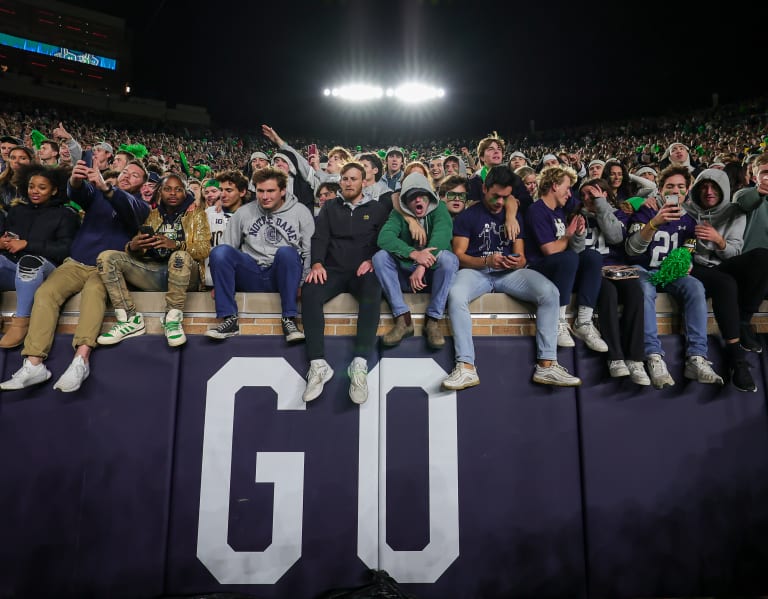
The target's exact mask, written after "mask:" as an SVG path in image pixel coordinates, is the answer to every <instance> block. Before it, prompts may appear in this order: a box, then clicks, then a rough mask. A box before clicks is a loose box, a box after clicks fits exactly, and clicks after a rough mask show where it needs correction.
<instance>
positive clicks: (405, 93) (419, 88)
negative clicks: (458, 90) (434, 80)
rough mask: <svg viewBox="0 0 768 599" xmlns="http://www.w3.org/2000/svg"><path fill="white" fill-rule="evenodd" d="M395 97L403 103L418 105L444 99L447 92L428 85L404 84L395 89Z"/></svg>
mask: <svg viewBox="0 0 768 599" xmlns="http://www.w3.org/2000/svg"><path fill="white" fill-rule="evenodd" d="M394 96H395V97H396V98H397V99H398V100H400V101H401V102H407V103H409V104H416V103H419V102H427V101H429V100H434V99H435V98H442V97H444V96H445V90H444V89H442V88H439V87H433V86H431V85H427V84H426V83H403V84H401V85H399V86H397V87H396V88H395V90H394Z"/></svg>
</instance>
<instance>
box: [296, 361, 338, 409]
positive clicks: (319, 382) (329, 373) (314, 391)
mask: <svg viewBox="0 0 768 599" xmlns="http://www.w3.org/2000/svg"><path fill="white" fill-rule="evenodd" d="M331 378H333V370H332V369H331V367H330V366H329V365H328V362H326V361H325V360H312V362H311V363H310V365H309V372H308V373H307V387H306V389H304V394H303V395H302V396H301V399H303V400H304V401H305V402H306V401H312V400H313V399H315V398H316V397H318V396H319V395H320V394H321V393H322V392H323V387H324V386H325V384H326V383H327V382H328V381H330V380H331Z"/></svg>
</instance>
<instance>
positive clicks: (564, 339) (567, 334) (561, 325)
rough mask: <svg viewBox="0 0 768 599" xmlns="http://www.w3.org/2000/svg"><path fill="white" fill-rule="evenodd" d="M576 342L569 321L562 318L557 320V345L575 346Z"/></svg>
mask: <svg viewBox="0 0 768 599" xmlns="http://www.w3.org/2000/svg"><path fill="white" fill-rule="evenodd" d="M575 346H576V342H575V341H574V340H573V337H571V330H570V327H569V326H568V321H567V320H564V319H562V318H561V319H560V320H559V321H558V322H557V347H575Z"/></svg>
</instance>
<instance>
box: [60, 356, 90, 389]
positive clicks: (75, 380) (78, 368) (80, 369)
mask: <svg viewBox="0 0 768 599" xmlns="http://www.w3.org/2000/svg"><path fill="white" fill-rule="evenodd" d="M89 374H91V369H90V367H89V366H88V364H87V362H86V361H85V360H83V358H82V356H75V359H74V360H72V363H71V364H70V365H69V368H67V369H66V370H65V371H64V374H62V375H61V376H60V377H59V380H58V381H56V384H55V385H54V386H53V388H54V389H58V390H59V391H63V392H64V393H72V392H73V391H77V390H78V389H79V388H80V385H82V384H83V381H84V380H85V379H87V378H88V375H89Z"/></svg>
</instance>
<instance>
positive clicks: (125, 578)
mask: <svg viewBox="0 0 768 599" xmlns="http://www.w3.org/2000/svg"><path fill="white" fill-rule="evenodd" d="M71 339H72V338H71V336H68V335H59V336H57V337H56V342H55V344H54V348H53V352H52V354H51V357H50V359H49V360H48V361H47V362H46V364H47V365H48V367H49V368H50V370H51V371H52V372H53V378H52V379H51V381H49V382H48V383H46V384H43V385H40V386H38V387H36V388H33V389H27V390H22V391H14V392H3V393H2V395H0V488H2V492H1V493H0V531H2V537H1V538H2V543H0V597H35V598H47V597H51V598H53V597H56V598H57V599H61V598H69V597H71V598H73V599H74V598H78V599H82V598H84V597H93V598H102V597H103V598H109V599H112V598H118V599H119V598H126V599H127V598H131V599H140V598H147V599H149V598H153V597H159V596H162V595H186V594H192V593H200V594H203V593H215V592H219V593H225V592H230V593H232V592H241V593H248V594H251V595H253V596H255V597H261V598H264V599H282V598H285V597H290V598H291V599H314V598H315V597H317V596H318V595H319V594H320V593H322V592H323V591H325V590H327V589H330V588H337V587H351V586H356V585H360V584H363V583H364V582H366V581H367V576H366V570H367V568H369V567H384V569H387V568H388V567H391V568H393V569H395V570H399V571H407V572H408V574H407V575H406V576H405V578H408V577H409V576H411V577H413V578H414V580H400V582H401V584H402V586H403V587H404V588H405V589H407V590H408V591H409V592H411V593H413V594H414V595H415V596H417V597H419V598H420V599H445V598H447V597H449V598H450V599H465V598H466V599H470V598H473V599H474V598H478V597H482V598H483V599H497V598H498V599H506V598H508V597H537V598H542V597H552V598H555V597H569V598H570V597H585V598H586V597H596V598H597V597H638V596H644V597H653V596H684V595H685V596H704V595H707V596H712V595H759V594H765V593H766V592H767V591H768V546H767V545H766V543H765V539H766V538H768V415H767V414H766V402H765V398H766V396H765V389H766V380H765V372H766V371H768V363H766V361H765V360H766V358H765V357H764V356H757V355H755V354H750V355H749V360H750V363H751V365H752V366H753V370H752V372H753V375H754V376H755V379H756V381H757V383H758V386H759V392H758V393H754V394H752V393H740V392H738V391H736V390H735V389H734V388H733V387H732V386H730V385H728V386H726V387H724V388H722V389H721V388H717V387H714V386H709V385H701V384H699V383H696V382H691V381H687V380H685V379H684V377H683V360H684V356H683V353H684V348H683V346H682V340H681V338H679V337H677V336H668V337H664V338H663V343H664V348H665V350H666V353H667V363H668V364H669V366H670V372H671V374H672V376H673V377H674V378H675V380H676V381H677V385H675V387H674V388H672V389H666V390H664V391H656V390H654V389H652V388H641V387H638V386H636V385H633V384H632V383H631V382H629V381H628V380H616V379H611V378H609V377H608V375H607V367H606V362H605V360H604V358H603V356H600V355H598V354H595V353H593V352H590V351H588V350H587V349H586V348H585V347H584V346H583V344H582V343H581V342H580V341H577V347H576V348H575V349H573V350H562V349H561V350H560V351H559V359H560V361H561V363H563V364H564V365H565V366H566V367H567V368H568V369H569V370H571V372H574V373H575V374H577V375H578V376H580V377H581V378H582V379H583V380H584V385H583V386H582V387H581V388H578V389H573V388H552V387H543V386H540V385H535V384H533V383H532V382H531V380H530V379H531V376H532V374H533V367H534V363H535V347H534V341H533V339H532V338H530V337H477V338H476V339H475V346H476V353H477V364H478V373H479V376H480V380H481V384H480V385H479V386H477V387H474V388H471V389H467V390H464V391H460V392H458V393H456V394H452V393H447V392H441V391H439V381H440V380H441V378H442V377H444V376H447V373H448V372H450V370H451V369H452V368H453V347H452V343H451V340H450V339H449V340H448V343H447V345H446V347H445V348H444V349H443V350H441V351H438V352H433V351H430V350H428V349H426V347H425V344H424V339H423V338H421V337H414V338H410V339H407V340H405V341H404V342H403V343H402V344H401V345H400V346H399V347H397V348H391V349H383V350H382V349H379V350H377V353H376V355H375V356H372V357H371V360H370V371H371V374H370V375H369V384H370V385H371V399H370V400H369V403H368V404H366V405H365V406H362V407H360V406H357V405H355V404H353V403H352V402H351V401H350V399H349V396H348V385H349V377H348V376H347V374H346V366H347V365H348V363H349V362H350V360H351V359H352V355H351V352H352V340H351V338H348V337H329V338H327V339H326V356H327V359H328V361H329V363H330V364H331V365H332V367H333V368H334V370H335V375H334V377H333V379H332V380H331V381H330V382H329V383H327V384H326V386H325V390H324V392H323V394H322V395H321V396H320V397H319V398H318V399H317V400H315V401H314V402H312V403H310V404H308V405H305V404H303V402H301V400H300V395H301V390H302V385H303V383H302V379H303V378H304V377H305V376H306V371H307V368H308V364H307V361H306V357H305V353H304V348H303V347H302V346H293V347H287V346H286V345H285V343H284V341H283V339H282V337H276V336H264V337H234V338H231V339H228V340H226V341H224V342H215V341H212V340H209V339H207V338H204V337H201V336H190V338H189V341H188V343H187V344H186V345H185V346H184V347H183V348H180V349H171V348H168V347H167V345H166V342H165V339H164V338H163V337H160V336H144V337H140V338H136V339H129V340H126V341H124V342H123V343H121V344H119V345H117V346H114V347H111V348H99V349H97V350H96V351H94V352H93V355H92V373H91V376H90V378H89V379H88V380H87V381H86V382H85V384H84V385H83V387H82V389H81V390H80V392H78V393H73V394H64V393H60V392H58V391H53V389H52V384H53V382H54V381H55V380H56V378H57V377H58V376H60V375H61V373H62V372H63V371H64V370H65V369H66V367H67V365H68V363H69V361H70V360H71V358H72V349H71V345H70V344H71ZM723 358H724V356H723V353H722V350H721V348H720V346H719V345H718V343H717V342H716V339H715V338H711V339H710V359H711V360H712V361H713V362H714V365H715V368H716V369H717V370H718V372H721V373H723V372H724V364H723ZM0 360H2V366H3V378H4V379H7V378H9V377H10V375H11V374H12V373H13V372H14V371H15V370H16V369H18V367H19V366H20V363H21V356H20V355H19V352H18V351H13V352H8V353H6V354H4V355H0ZM422 373H423V374H422ZM237 381H240V382H237ZM379 388H381V389H383V390H384V391H387V393H386V396H383V397H380V396H379V393H378V390H379ZM278 390H279V392H278ZM435 423H440V426H438V427H435ZM452 446H453V447H454V448H455V453H454V454H452V453H451V447H452ZM371 448H373V449H372V452H373V453H371ZM257 456H258V457H257ZM380 475H381V476H380ZM452 475H455V479H456V481H457V483H456V487H455V493H454V492H452V491H451V490H450V489H451V488H452V487H451V476H452ZM371 483H373V490H372V491H371V488H372V487H371ZM378 483H380V485H381V486H378ZM430 485H435V486H436V488H439V489H442V491H441V493H431V492H430ZM371 493H372V494H371ZM278 496H279V501H278V500H276V497H278ZM377 497H378V498H379V500H380V501H378V502H377ZM366 498H367V500H368V503H366ZM371 500H372V501H373V502H374V503H373V508H374V509H373V510H372V511H371V510H368V507H370V501H371ZM366 506H368V507H366ZM451 506H457V510H456V512H455V514H453V512H452V511H451V509H452V507H451ZM361 509H362V510H368V511H365V512H364V513H363V514H362V515H361V516H360V517H361V518H363V520H364V525H363V526H359V525H358V515H359V510H361ZM436 514H437V515H439V514H447V515H448V516H447V517H446V519H445V520H444V521H442V520H439V518H438V520H437V523H436V524H435V522H434V520H435V518H436ZM454 516H455V520H453V517H454ZM273 519H274V520H275V521H276V524H275V525H274V527H273ZM382 527H385V528H382ZM454 529H456V534H455V535H454V536H455V541H456V544H455V547H454V546H453V545H451V539H452V536H451V535H452V533H451V531H452V530H454ZM286 531H292V533H290V534H288V533H286ZM291 534H293V536H291ZM297 535H298V538H299V539H300V542H295V540H296V538H297ZM371 543H373V545H371ZM199 544H200V546H198V545H199ZM371 547H373V549H371ZM435 547H445V548H446V551H447V552H450V550H451V548H452V547H453V548H454V549H455V555H453V556H449V557H448V558H445V555H443V554H441V553H440V552H437V553H434V556H433V557H434V559H432V558H430V559H426V560H425V559H424V555H425V554H429V552H430V550H431V549H434V548H435ZM429 555H432V554H429ZM265 556H271V557H268V558H267V557H265ZM441 559H445V561H444V563H442V562H441V563H440V564H437V565H436V564H434V563H432V562H433V561H438V562H439V561H440V560H441ZM270 560H272V561H270ZM430 560H432V561H430ZM422 561H424V563H425V564H426V565H425V566H424V572H425V573H422V572H421V570H420V568H421V566H415V565H414V566H412V567H411V568H410V570H409V564H420V563H422ZM273 562H275V563H276V564H278V566H279V565H280V564H283V567H282V569H281V568H280V567H278V566H274V564H273ZM254 564H256V566H254ZM388 564H389V566H388ZM385 566H386V567H385ZM430 570H431V571H432V572H433V573H434V575H433V576H432V578H433V579H432V580H428V581H427V580H426V579H428V578H429V576H428V575H427V574H426V572H427V571H430ZM391 573H392V572H391ZM270 577H272V578H273V579H274V581H273V582H268V583H267V582H256V583H246V582H243V581H244V580H246V579H247V580H259V581H263V580H266V579H268V578H270ZM394 577H395V579H398V576H397V575H394Z"/></svg>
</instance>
